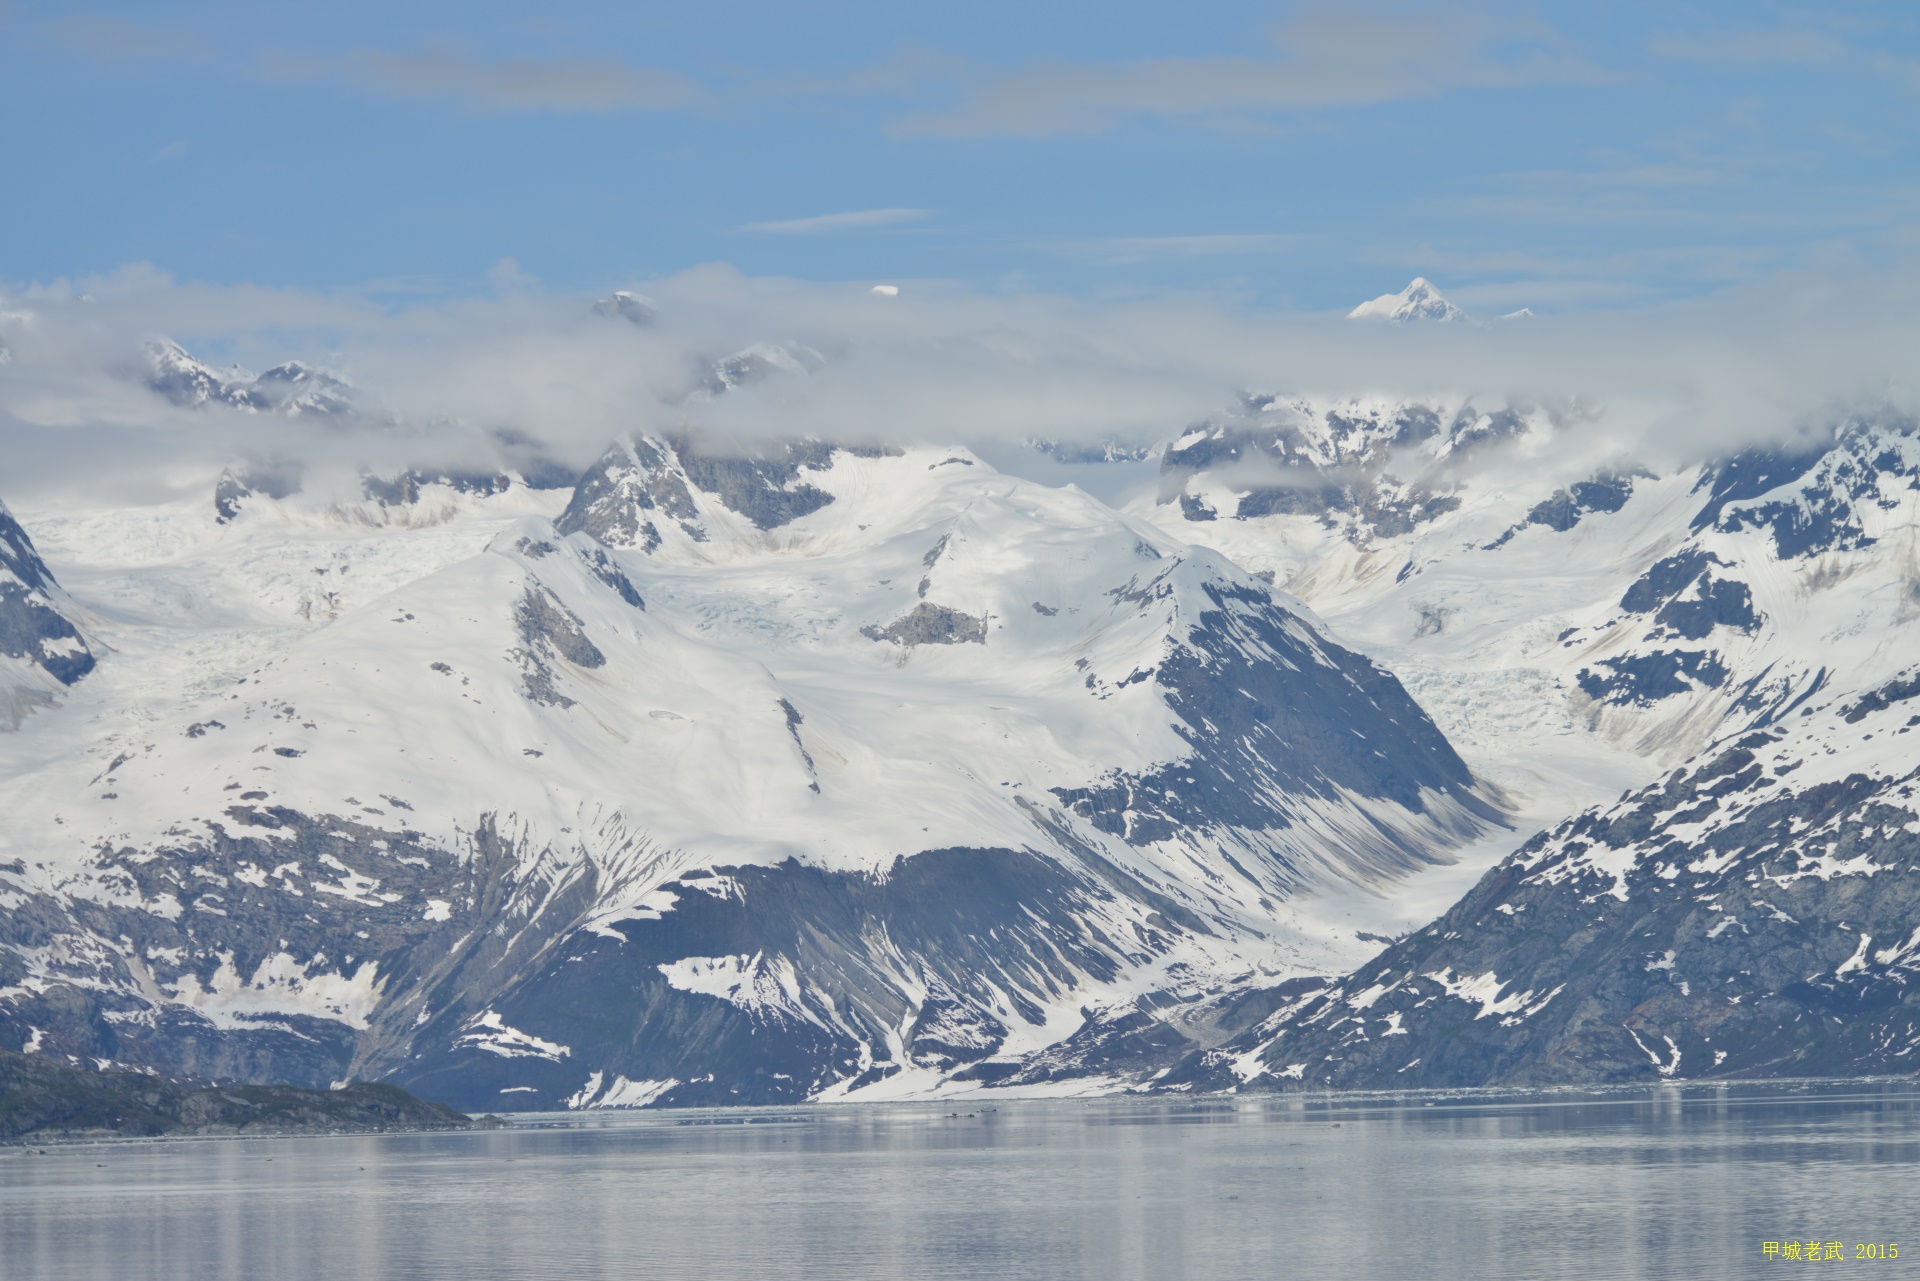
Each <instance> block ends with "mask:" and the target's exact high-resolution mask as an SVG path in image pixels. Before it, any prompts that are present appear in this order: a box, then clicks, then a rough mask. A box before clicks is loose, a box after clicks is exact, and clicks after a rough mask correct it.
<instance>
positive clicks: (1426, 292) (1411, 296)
mask: <svg viewBox="0 0 1920 1281" xmlns="http://www.w3.org/2000/svg"><path fill="white" fill-rule="evenodd" d="M1347 319H1348V320H1386V321H1392V322H1395V323H1400V324H1404V323H1405V322H1407V321H1410V320H1440V321H1456V320H1465V319H1467V313H1466V312H1464V311H1462V310H1460V308H1458V307H1456V306H1454V305H1453V304H1452V303H1450V302H1448V301H1447V300H1446V299H1445V298H1444V297H1442V296H1441V294H1440V291H1439V290H1438V289H1435V288H1434V287H1433V285H1432V284H1431V283H1430V282H1429V281H1428V280H1427V278H1426V277H1424V276H1415V277H1414V278H1413V280H1412V281H1411V282H1410V283H1409V284H1408V285H1407V287H1406V288H1405V289H1402V290H1401V291H1400V292H1399V293H1397V294H1381V295H1380V296H1379V297H1378V298H1372V299H1369V300H1368V301H1366V302H1363V303H1361V304H1360V305H1359V306H1358V307H1355V308H1354V309H1353V310H1352V311H1350V312H1348V313H1347Z"/></svg>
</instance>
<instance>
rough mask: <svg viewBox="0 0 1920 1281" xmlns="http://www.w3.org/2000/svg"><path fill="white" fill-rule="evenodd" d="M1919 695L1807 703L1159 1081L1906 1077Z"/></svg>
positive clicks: (1913, 1023) (1917, 927)
mask: <svg viewBox="0 0 1920 1281" xmlns="http://www.w3.org/2000/svg"><path fill="white" fill-rule="evenodd" d="M1916 695H1920V675H1916V674H1915V673H1914V672H1913V671H1909V672H1908V673H1906V674H1905V675H1903V676H1900V677H1897V678H1895V679H1894V680H1891V681H1889V682H1887V683H1886V684H1884V685H1882V686H1880V687H1879V688H1878V689H1874V690H1870V691H1868V692H1866V693H1865V694H1862V695H1858V696H1849V697H1845V698H1833V699H1827V700H1823V701H1818V702H1815V703H1813V704H1810V705H1809V706H1807V707H1805V708H1804V709H1802V710H1803V714H1802V715H1798V716H1789V717H1785V718H1783V719H1780V720H1778V721H1765V722H1763V723H1762V724H1761V726H1760V727H1758V728H1756V729H1754V730H1752V731H1750V732H1748V733H1745V734H1742V735H1739V736H1737V737H1735V738H1732V739H1730V740H1729V741H1726V742H1723V743H1721V744H1718V745H1717V746H1716V747H1715V748H1714V750H1712V751H1710V752H1707V753H1703V754H1702V755H1701V756H1699V757H1698V758H1696V759H1695V760H1693V761H1690V762H1689V763H1688V764H1687V765H1686V766H1684V767H1682V768H1680V769H1677V770H1675V771H1673V773H1672V774H1670V775H1669V776H1667V777H1666V778H1664V779H1662V780H1661V781H1659V782H1658V783H1655V784H1653V785H1651V786H1649V787H1645V788H1642V789H1639V790H1637V791H1634V792H1631V793H1629V794H1627V795H1625V796H1622V797H1621V798H1620V799H1619V800H1618V801H1617V802H1615V803H1614V804H1612V805H1608V806H1603V807H1599V808H1596V809H1593V810H1590V811H1587V812H1586V813H1583V814H1581V815H1579V816H1577V817H1575V818H1572V819H1568V820H1566V821H1565V822H1562V823H1560V824H1557V825H1556V826H1555V827H1554V828H1553V829H1551V830H1550V831H1547V832H1543V833H1541V834H1540V835H1539V836H1537V837H1535V838H1534V839H1533V840H1531V841H1529V842H1528V843H1527V844H1526V845H1525V846H1524V847H1523V848H1521V849H1520V850H1519V851H1517V852H1516V853H1514V854H1513V855H1512V856H1511V857H1510V858H1508V859H1506V860H1505V861H1504V862H1502V863H1501V864H1500V865H1499V866H1498V867H1496V868H1495V869H1494V870H1493V871H1491V872H1489V873H1488V874H1487V876H1486V877H1485V879H1483V880H1482V881H1481V882H1480V883H1479V884H1478V885H1477V886H1475V887H1474V889H1473V890H1472V892H1471V893H1470V894H1468V895H1467V897H1466V898H1464V899H1462V900H1461V902H1460V903H1458V904H1457V905H1456V906H1455V907H1454V908H1453V909H1452V910H1450V911H1449V912H1447V913H1446V914H1445V915H1444V916H1442V917H1441V918H1440V919H1439V920H1438V921H1436V922H1434V923H1433V924H1432V925H1430V926H1428V927H1427V928H1426V929H1424V930H1421V931H1420V932H1419V933H1418V934H1416V935H1414V936H1413V937H1412V938H1409V939H1407V940H1405V941H1404V942H1401V943H1399V944H1396V945H1395V946H1394V947H1392V948H1389V949H1388V950H1387V951H1386V952H1384V953H1382V954H1381V955H1380V956H1379V957H1378V958H1376V959H1375V960H1373V961H1371V962H1369V963H1368V964H1367V965H1365V966H1362V967H1361V968H1360V969H1359V970H1358V971H1356V972H1355V973H1353V974H1351V975H1349V976H1347V977H1345V978H1344V979H1342V980H1340V981H1339V982H1337V983H1334V984H1332V985H1330V986H1327V987H1325V988H1321V989H1318V990H1314V991H1310V992H1305V993H1295V994H1293V995H1292V999H1291V1000H1288V1001H1286V1002H1285V1003H1284V1004H1282V1005H1281V1007H1280V1008H1279V1009H1278V1010H1277V1011H1276V1012H1275V1013H1274V1014H1272V1015H1271V1016H1269V1017H1268V1018H1267V1019H1265V1020H1263V1021H1262V1022H1261V1023H1259V1024H1258V1025H1256V1026H1255V1027H1254V1028H1252V1029H1251V1030H1249V1031H1247V1032H1246V1033H1243V1034H1242V1036H1241V1037H1240V1038H1238V1039H1237V1040H1236V1041H1235V1042H1233V1043H1231V1044H1229V1045H1227V1046H1224V1047H1221V1048H1219V1049H1216V1050H1212V1051H1208V1052H1205V1053H1203V1054H1200V1055H1196V1056H1193V1057H1191V1058H1190V1059H1189V1060H1188V1061H1187V1062H1185V1063H1183V1064H1181V1065H1179V1066H1178V1067H1177V1068H1175V1069H1174V1070H1173V1071H1172V1072H1170V1073H1169V1074H1168V1075H1167V1076H1166V1077H1164V1078H1162V1086H1163V1088H1180V1089H1192V1088H1195V1087H1196V1086H1198V1087H1203V1088H1204V1087H1212V1088H1230V1089H1242V1088H1256V1089H1259V1088H1279V1089H1288V1088H1321V1089H1324V1088H1329V1087H1331V1088H1362V1089H1404V1088H1414V1087H1420V1086H1434V1085H1437V1086H1447V1087H1453V1086H1463V1085H1515V1084H1530V1085H1538V1084H1567V1083H1583V1084H1584V1083H1609V1082H1628V1081H1636V1080H1659V1079H1663V1078H1664V1079H1668V1080H1674V1079H1708V1080H1712V1079H1725V1078H1732V1077H1748V1078H1751V1077H1766V1076H1788V1077H1805V1076H1856V1075H1873V1074H1889V1073H1907V1072H1911V1071H1912V1070H1913V1056H1914V1054H1915V1052H1916V1051H1920V989H1917V988H1916V985H1915V982H1914V980H1915V976H1916V973H1920V952H1917V951H1916V944H1920V869H1917V868H1916V864H1915V860H1916V855H1920V837H1917V836H1916V833H1920V796H1916V785H1917V784H1920V770H1916V767H1915V751H1914V747H1913V740H1912V739H1911V738H1910V737H1907V736H1908V735H1910V734H1911V733H1912V732H1913V728H1914V727H1915V726H1916V725H1920V714H1916V712H1915V704H1914V703H1913V702H1912V700H1913V699H1914V698H1915V697H1916Z"/></svg>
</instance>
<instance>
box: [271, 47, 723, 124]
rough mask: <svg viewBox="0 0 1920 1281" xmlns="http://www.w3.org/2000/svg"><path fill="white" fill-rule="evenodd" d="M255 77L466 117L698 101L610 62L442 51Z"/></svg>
mask: <svg viewBox="0 0 1920 1281" xmlns="http://www.w3.org/2000/svg"><path fill="white" fill-rule="evenodd" d="M261 71H262V73H263V74H264V75H265V76H266V77H267V78H268V79H270V80H280V81H301V80H321V81H341V82H345V83H348V84H351V85H354V86H356V87H358V88H361V89H364V90H367V91H369V92H372V93H378V94H383V95H386V96H389V97H396V98H425V99H439V100H443V101H448V102H453V103H456V104H458V105H459V106H462V107H465V108H466V109H468V110H470V111H545V112H558V113H571V112H598V113H607V112H614V111H635V110H638V111H663V110H670V109H673V108H676V107H686V106H690V105H692V104H694V103H696V102H699V101H701V100H702V99H703V98H705V97H706V91H705V90H703V89H702V88H701V87H700V86H699V85H698V84H696V83H694V82H693V81H692V80H689V79H688V78H687V77H685V76H683V75H681V74H679V73H678V72H674V71H663V70H660V69H659V68H655V67H636V66H631V65H629V64H627V63H624V62H620V61H617V60H615V59H612V58H512V59H507V60H503V61H495V62H488V61H483V60H480V59H476V58H472V57H469V56H467V55H466V54H464V53H461V52H458V51H456V50H453V49H449V48H443V47H430V48H427V49H423V50H421V51H419V52H416V53H394V52H390V51H386V50H366V51H363V52H361V53H357V54H353V55H351V56H349V57H346V58H340V59H317V58H304V57H297V56H294V55H288V54H273V55H269V56H268V57H266V58H264V59H263V60H262V62H261Z"/></svg>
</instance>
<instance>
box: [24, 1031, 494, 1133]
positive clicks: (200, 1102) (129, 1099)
mask: <svg viewBox="0 0 1920 1281" xmlns="http://www.w3.org/2000/svg"><path fill="white" fill-rule="evenodd" d="M477 1124H483V1123H478V1122H475V1121H474V1120H473V1119H472V1118H471V1117H468V1116H465V1115H463V1114H461V1113H459V1112H456V1111H454V1110H453V1109H452V1108H450V1107H447V1106H445V1105H443V1104H439V1103H426V1102H423V1101H422V1100H420V1099H417V1098H415V1097H414V1096H413V1095H411V1094H409V1093H407V1092H406V1091H405V1090H403V1089H400V1088H399V1087H398V1086H393V1085H372V1084H367V1083H364V1082H356V1083H354V1084H352V1085H348V1086H346V1087H345V1088H343V1089H338V1090H302V1089H299V1088H297V1087H294V1086H284V1085H282V1086H274V1085H226V1086H193V1085H188V1084H183V1083H181V1082H178V1081H170V1080H167V1079H165V1078H164V1077H157V1076H148V1075H146V1074H144V1073H139V1072H92V1071H87V1070H86V1069H83V1068H79V1067H73V1066H69V1065H67V1064H65V1063H60V1062H56V1061H55V1060H53V1059H50V1058H47V1057H46V1056H45V1055H38V1054H36V1055H25V1054H15V1053H12V1052H10V1051H7V1050H0V1141H4V1140H8V1139H13V1140H19V1139H47V1138H74V1137H81V1136H90V1135H95V1134H120V1135H127V1136H129V1137H134V1136H152V1135H159V1134H346V1133H366V1132H377V1131H386V1130H466V1129H472V1128H474V1127H475V1126H476V1125H477ZM484 1124H486V1125H499V1124H502V1122H500V1121H498V1120H496V1119H489V1120H488V1121H486V1122H484Z"/></svg>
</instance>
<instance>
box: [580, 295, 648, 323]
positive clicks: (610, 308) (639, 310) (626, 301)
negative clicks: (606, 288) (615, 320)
mask: <svg viewBox="0 0 1920 1281" xmlns="http://www.w3.org/2000/svg"><path fill="white" fill-rule="evenodd" d="M593 310H594V313H595V314H596V315H601V316H618V317H619V318H620V319H622V320H625V321H627V322H628V323H629V324H634V325H639V326H642V327H645V326H647V325H651V324H652V323H653V322H654V320H655V319H656V318H658V316H659V315H660V308H659V307H658V306H656V305H655V303H654V301H653V299H651V298H648V297H645V296H643V295H641V294H633V293H628V292H627V291H626V290H624V289H616V290H615V291H614V292H613V293H611V294H609V295H608V296H607V297H605V298H602V299H601V300H600V301H599V302H596V303H594V304H593Z"/></svg>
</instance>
